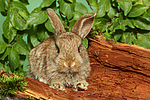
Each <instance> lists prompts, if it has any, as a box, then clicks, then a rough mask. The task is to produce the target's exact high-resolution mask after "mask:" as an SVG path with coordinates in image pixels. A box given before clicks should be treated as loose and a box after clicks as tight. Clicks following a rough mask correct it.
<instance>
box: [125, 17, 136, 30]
mask: <svg viewBox="0 0 150 100" xmlns="http://www.w3.org/2000/svg"><path fill="white" fill-rule="evenodd" d="M133 21H134V20H133V19H126V20H125V23H126V24H127V25H128V26H129V27H131V28H135V27H134V24H133Z"/></svg>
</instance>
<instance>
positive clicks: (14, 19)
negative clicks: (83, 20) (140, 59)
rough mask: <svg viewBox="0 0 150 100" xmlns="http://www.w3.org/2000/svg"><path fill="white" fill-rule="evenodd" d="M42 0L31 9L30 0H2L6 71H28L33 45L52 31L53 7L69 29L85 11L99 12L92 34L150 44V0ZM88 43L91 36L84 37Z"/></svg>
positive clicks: (1, 48)
mask: <svg viewBox="0 0 150 100" xmlns="http://www.w3.org/2000/svg"><path fill="white" fill-rule="evenodd" d="M79 1H81V0H43V1H42V3H41V4H40V6H39V7H36V8H35V9H34V10H33V11H32V12H31V13H29V12H28V9H27V8H26V6H27V5H29V2H28V0H1V1H0V11H1V13H2V14H3V15H4V16H7V18H6V20H5V21H4V23H3V35H2V37H3V41H0V66H2V68H4V69H5V70H6V72H7V73H18V74H22V75H26V72H27V71H28V64H27V65H25V64H24V62H25V61H28V53H29V50H31V49H32V48H33V47H35V46H36V45H38V44H39V43H40V42H42V41H43V40H45V39H46V38H48V37H50V36H51V35H53V28H52V26H51V23H50V21H49V19H48V16H47V14H46V9H47V8H52V9H54V10H55V11H56V13H57V14H58V15H59V17H60V19H61V21H62V22H63V24H64V26H65V29H66V30H71V28H72V26H73V25H74V23H75V22H76V20H77V19H78V18H79V17H80V16H81V15H83V14H85V13H89V12H96V13H97V16H96V18H95V21H94V25H93V28H92V30H91V33H90V36H92V37H95V35H97V34H101V35H103V36H105V37H106V38H107V39H108V40H109V39H113V40H114V41H115V42H123V43H127V44H136V45H138V46H143V47H145V48H150V37H149V35H150V3H149V0H86V1H85V0H83V1H84V3H81V2H79ZM83 44H84V45H85V46H86V47H88V39H85V40H84V41H83Z"/></svg>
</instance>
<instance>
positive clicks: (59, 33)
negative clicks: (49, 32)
mask: <svg viewBox="0 0 150 100" xmlns="http://www.w3.org/2000/svg"><path fill="white" fill-rule="evenodd" d="M47 14H48V16H49V18H50V20H51V23H52V26H53V28H54V32H55V34H54V36H52V37H50V38H48V39H46V40H44V41H43V42H42V43H40V44H39V45H37V46H36V47H35V48H33V49H32V50H31V51H30V54H29V61H30V69H29V73H30V75H31V76H32V77H33V78H34V79H38V80H39V81H41V82H44V83H46V84H49V85H50V87H52V88H57V89H60V90H65V86H66V87H72V88H74V89H76V90H77V89H78V88H81V89H84V90H86V89H87V86H88V83H87V82H86V78H87V77H88V76H89V75H90V71H91V67H90V62H89V59H88V54H87V51H86V48H85V47H84V46H83V45H82V40H83V39H84V38H85V37H86V36H87V34H88V33H89V31H90V29H91V27H92V25H93V21H94V16H95V15H96V14H95V13H89V14H85V15H83V16H81V17H80V18H79V19H78V20H77V22H76V23H75V25H74V26H73V28H72V31H71V32H66V31H65V29H64V26H63V24H62V23H61V21H60V19H59V17H58V16H57V15H56V13H55V12H54V11H53V10H52V9H50V8H48V9H47Z"/></svg>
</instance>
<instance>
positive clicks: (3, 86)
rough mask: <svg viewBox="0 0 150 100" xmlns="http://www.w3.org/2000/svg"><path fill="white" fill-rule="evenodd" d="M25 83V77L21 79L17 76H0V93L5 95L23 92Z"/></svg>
mask: <svg viewBox="0 0 150 100" xmlns="http://www.w3.org/2000/svg"><path fill="white" fill-rule="evenodd" d="M27 85H28V84H27V82H26V80H25V77H21V76H18V75H12V76H10V75H1V76H0V93H1V94H4V95H7V94H9V93H10V94H15V93H16V91H18V90H20V91H25V89H26V86H27Z"/></svg>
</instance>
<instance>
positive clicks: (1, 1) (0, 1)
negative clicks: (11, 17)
mask: <svg viewBox="0 0 150 100" xmlns="http://www.w3.org/2000/svg"><path fill="white" fill-rule="evenodd" d="M0 11H1V12H5V0H0Z"/></svg>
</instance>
